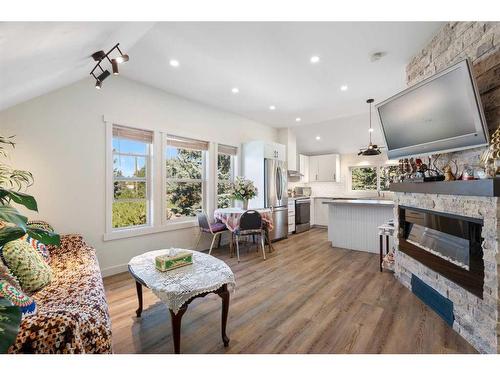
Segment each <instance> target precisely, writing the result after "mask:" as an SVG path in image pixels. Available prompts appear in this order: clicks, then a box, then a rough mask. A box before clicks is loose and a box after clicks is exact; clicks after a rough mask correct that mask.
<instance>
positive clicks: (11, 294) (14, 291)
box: [0, 278, 36, 318]
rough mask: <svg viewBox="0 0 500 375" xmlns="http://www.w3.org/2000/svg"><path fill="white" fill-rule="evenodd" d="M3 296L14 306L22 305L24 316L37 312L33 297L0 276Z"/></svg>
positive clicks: (0, 292)
mask: <svg viewBox="0 0 500 375" xmlns="http://www.w3.org/2000/svg"><path fill="white" fill-rule="evenodd" d="M2 297H3V298H5V299H6V300H8V301H10V302H11V303H12V304H13V305H14V306H18V307H20V308H21V314H22V316H23V318H24V317H25V316H29V315H33V314H35V313H36V303H35V301H34V300H33V298H31V297H30V296H27V295H26V294H24V293H23V291H22V290H21V289H19V288H17V287H15V286H14V285H12V284H10V283H9V282H8V281H7V280H4V279H1V278H0V298H2Z"/></svg>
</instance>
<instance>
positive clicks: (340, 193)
mask: <svg viewBox="0 0 500 375" xmlns="http://www.w3.org/2000/svg"><path fill="white" fill-rule="evenodd" d="M383 164H394V161H392V162H389V161H388V159H387V154H385V153H382V154H380V155H378V156H358V155H357V154H342V155H340V170H341V175H340V182H310V183H298V182H293V181H291V182H290V183H289V184H288V188H289V189H293V188H294V187H295V186H310V187H311V190H312V195H313V196H315V197H344V196H347V197H349V196H352V197H374V196H377V192H376V191H369V192H363V191H361V192H360V191H351V186H350V180H349V178H350V171H349V168H350V167H354V166H368V165H383ZM388 194H390V193H388V192H384V195H388Z"/></svg>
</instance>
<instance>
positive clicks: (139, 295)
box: [135, 281, 142, 318]
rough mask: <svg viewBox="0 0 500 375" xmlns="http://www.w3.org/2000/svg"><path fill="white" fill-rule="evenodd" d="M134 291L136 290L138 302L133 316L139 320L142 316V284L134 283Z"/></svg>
mask: <svg viewBox="0 0 500 375" xmlns="http://www.w3.org/2000/svg"><path fill="white" fill-rule="evenodd" d="M135 289H136V290H137V299H138V300H139V308H138V309H137V310H135V314H136V315H137V317H138V318H140V317H141V314H142V284H141V283H140V282H138V281H136V282H135Z"/></svg>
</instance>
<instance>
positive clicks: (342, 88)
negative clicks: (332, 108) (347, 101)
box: [340, 85, 349, 91]
mask: <svg viewBox="0 0 500 375" xmlns="http://www.w3.org/2000/svg"><path fill="white" fill-rule="evenodd" d="M348 88H349V87H347V85H342V86H340V91H347V89H348Z"/></svg>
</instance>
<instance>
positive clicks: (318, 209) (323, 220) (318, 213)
mask: <svg viewBox="0 0 500 375" xmlns="http://www.w3.org/2000/svg"><path fill="white" fill-rule="evenodd" d="M332 199H333V198H315V199H314V225H321V226H325V227H326V226H328V205H327V204H323V202H329V201H331V200H332Z"/></svg>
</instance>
